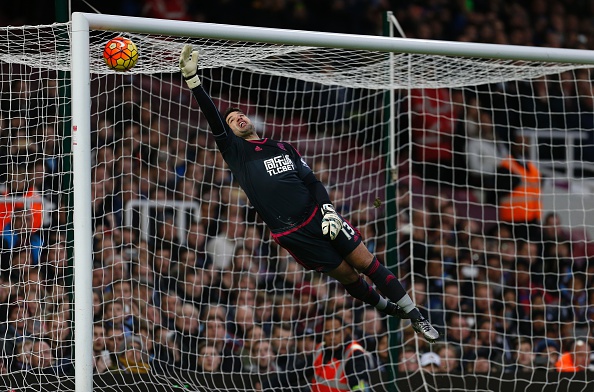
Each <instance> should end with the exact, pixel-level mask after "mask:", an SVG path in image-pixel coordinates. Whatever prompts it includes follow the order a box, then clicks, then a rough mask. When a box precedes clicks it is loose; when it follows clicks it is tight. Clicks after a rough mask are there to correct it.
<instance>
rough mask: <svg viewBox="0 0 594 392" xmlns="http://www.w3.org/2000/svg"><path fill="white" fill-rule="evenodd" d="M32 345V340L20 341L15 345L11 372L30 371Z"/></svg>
mask: <svg viewBox="0 0 594 392" xmlns="http://www.w3.org/2000/svg"><path fill="white" fill-rule="evenodd" d="M33 343H34V341H33V340H32V339H22V340H21V341H20V342H19V343H18V344H17V345H16V350H15V353H14V355H15V358H14V359H13V364H12V370H15V371H19V370H30V369H31V356H32V355H33ZM11 355H12V354H11Z"/></svg>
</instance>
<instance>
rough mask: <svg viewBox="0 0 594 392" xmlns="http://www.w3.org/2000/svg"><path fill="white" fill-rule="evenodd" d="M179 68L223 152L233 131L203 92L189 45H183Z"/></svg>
mask: <svg viewBox="0 0 594 392" xmlns="http://www.w3.org/2000/svg"><path fill="white" fill-rule="evenodd" d="M179 68H180V70H181V73H182V75H183V77H184V80H185V81H186V83H187V85H188V87H190V88H191V89H192V93H193V94H194V98H195V99H196V102H198V105H199V106H200V109H201V110H202V113H204V115H205V116H206V120H207V121H208V125H210V130H211V132H212V134H213V136H214V137H215V140H216V142H217V145H218V146H219V149H221V150H223V149H224V147H225V145H226V143H225V142H226V141H227V140H228V138H229V136H231V135H233V131H231V129H230V128H229V126H228V125H227V123H225V121H224V120H223V117H222V116H221V113H220V112H219V110H218V109H217V107H216V106H215V104H214V102H212V99H210V96H209V95H208V94H207V93H206V91H204V88H203V87H202V82H201V80H200V78H199V77H198V75H197V73H198V52H197V51H195V50H194V51H192V46H191V45H185V46H184V48H183V49H182V52H181V55H180V57H179Z"/></svg>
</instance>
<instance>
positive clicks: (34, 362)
mask: <svg viewBox="0 0 594 392" xmlns="http://www.w3.org/2000/svg"><path fill="white" fill-rule="evenodd" d="M55 365H56V360H55V358H54V355H53V352H52V347H51V346H50V344H49V343H47V342H46V341H45V340H35V341H34V342H33V346H32V347H31V371H32V372H35V373H42V374H56V375H63V373H62V371H61V369H60V368H56V367H55Z"/></svg>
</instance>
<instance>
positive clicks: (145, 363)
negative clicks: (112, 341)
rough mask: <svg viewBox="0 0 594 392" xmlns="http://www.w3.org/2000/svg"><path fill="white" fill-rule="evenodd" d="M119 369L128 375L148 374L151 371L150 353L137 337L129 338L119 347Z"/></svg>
mask: <svg viewBox="0 0 594 392" xmlns="http://www.w3.org/2000/svg"><path fill="white" fill-rule="evenodd" d="M119 352H120V354H119V355H118V366H119V369H120V370H121V371H122V372H124V373H128V374H146V373H148V372H149V371H150V364H149V357H148V353H147V352H146V351H145V349H144V346H143V344H142V339H140V338H139V337H138V336H136V335H129V336H127V337H126V338H125V339H124V341H123V342H122V343H121V345H120V347H119Z"/></svg>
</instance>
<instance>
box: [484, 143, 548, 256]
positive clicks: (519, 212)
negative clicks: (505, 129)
mask: <svg viewBox="0 0 594 392" xmlns="http://www.w3.org/2000/svg"><path fill="white" fill-rule="evenodd" d="M528 147H529V139H528V138H527V137H525V136H522V135H518V136H516V137H515V139H514V140H513V143H512V145H511V149H510V155H509V156H508V157H507V158H505V159H503V160H502V161H501V163H500V165H499V167H498V169H497V173H496V176H495V187H494V190H495V191H494V192H493V193H492V195H491V196H490V198H491V199H490V200H491V201H492V202H493V203H494V204H495V205H497V206H498V217H499V220H500V221H501V222H502V223H504V224H509V225H511V227H512V229H513V233H514V238H515V239H517V240H523V241H533V242H536V243H538V244H540V242H541V241H542V227H541V216H542V211H543V208H542V202H541V190H540V187H541V184H540V183H541V181H542V177H541V174H540V172H539V171H538V168H537V167H536V166H535V164H534V163H533V162H531V161H529V160H528V157H529V155H528V153H529V152H528Z"/></svg>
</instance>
